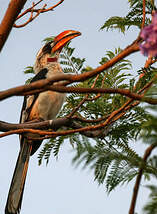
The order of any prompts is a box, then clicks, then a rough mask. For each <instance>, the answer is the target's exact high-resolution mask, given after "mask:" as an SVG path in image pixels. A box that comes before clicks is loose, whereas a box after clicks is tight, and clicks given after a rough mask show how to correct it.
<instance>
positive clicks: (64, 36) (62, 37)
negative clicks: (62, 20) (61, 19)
mask: <svg viewBox="0 0 157 214" xmlns="http://www.w3.org/2000/svg"><path fill="white" fill-rule="evenodd" d="M80 35H81V33H80V32H79V31H74V30H66V31H63V32H62V33H60V34H59V35H58V36H56V37H55V38H54V40H53V41H51V42H48V43H46V44H45V45H44V46H43V47H42V48H41V49H40V50H39V52H38V54H37V56H36V61H35V64H34V70H35V73H38V72H39V71H40V70H41V69H43V68H44V67H45V66H46V65H47V63H54V62H57V61H58V58H59V54H60V52H61V51H62V48H63V47H64V46H65V45H66V44H67V43H68V42H69V41H71V40H72V39H74V38H75V37H77V36H80Z"/></svg>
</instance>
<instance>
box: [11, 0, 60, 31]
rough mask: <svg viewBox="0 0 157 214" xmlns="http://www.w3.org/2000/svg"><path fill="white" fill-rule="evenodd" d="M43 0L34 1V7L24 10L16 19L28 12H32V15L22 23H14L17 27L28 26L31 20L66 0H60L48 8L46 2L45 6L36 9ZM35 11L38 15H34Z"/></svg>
mask: <svg viewBox="0 0 157 214" xmlns="http://www.w3.org/2000/svg"><path fill="white" fill-rule="evenodd" d="M42 1H43V0H40V1H38V2H37V3H34V2H33V3H32V7H30V8H28V9H27V10H25V11H24V12H22V13H21V14H20V15H19V16H18V17H17V18H16V20H18V19H20V18H21V17H23V16H25V15H26V14H28V13H30V17H29V19H28V20H27V21H26V22H25V23H23V24H20V25H16V24H14V25H13V26H14V27H16V28H21V27H24V26H26V25H27V24H29V23H30V22H32V21H33V20H34V19H35V18H37V17H38V16H39V15H40V14H41V13H45V12H48V11H52V10H53V9H54V8H56V7H57V6H59V5H60V4H61V3H62V2H63V1H64V0H61V1H59V2H58V3H57V4H55V5H53V6H51V7H49V8H46V6H47V4H44V5H43V7H41V8H40V9H35V7H36V6H37V5H38V4H40V3H41V2H42ZM34 13H36V15H35V16H34Z"/></svg>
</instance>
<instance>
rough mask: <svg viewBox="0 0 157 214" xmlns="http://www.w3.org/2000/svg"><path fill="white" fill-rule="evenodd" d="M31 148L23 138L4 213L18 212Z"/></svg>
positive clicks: (15, 213)
mask: <svg viewBox="0 0 157 214" xmlns="http://www.w3.org/2000/svg"><path fill="white" fill-rule="evenodd" d="M31 150H32V145H31V143H29V142H28V141H27V140H26V139H24V142H23V143H22V146H21V149H20V152H19V156H18V159H17V162H16V167H15V170H14V174H13V178H12V181H11V185H10V190H9V194H8V199H7V204H6V207H5V214H18V213H19V212H20V209H21V203H22V197H23V191H24V185H25V180H26V175H27V169H28V163H29V158H30V154H31Z"/></svg>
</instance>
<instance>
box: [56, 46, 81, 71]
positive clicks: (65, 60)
mask: <svg viewBox="0 0 157 214" xmlns="http://www.w3.org/2000/svg"><path fill="white" fill-rule="evenodd" d="M74 50H75V48H72V47H70V42H69V43H68V44H67V45H66V46H65V47H64V48H63V50H62V52H61V54H60V64H61V65H63V71H64V73H79V71H80V70H81V68H82V67H83V64H84V62H85V58H83V59H80V58H76V57H74V56H73V52H74Z"/></svg>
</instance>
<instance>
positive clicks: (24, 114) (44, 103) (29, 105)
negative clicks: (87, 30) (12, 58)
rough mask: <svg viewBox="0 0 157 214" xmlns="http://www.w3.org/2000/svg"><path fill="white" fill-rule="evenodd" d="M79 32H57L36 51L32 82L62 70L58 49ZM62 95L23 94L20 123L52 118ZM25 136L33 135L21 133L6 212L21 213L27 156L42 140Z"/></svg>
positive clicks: (56, 112) (59, 106) (28, 157)
mask: <svg viewBox="0 0 157 214" xmlns="http://www.w3.org/2000/svg"><path fill="white" fill-rule="evenodd" d="M79 35H81V33H80V32H78V31H73V30H66V31H64V32H62V33H60V34H59V35H58V36H56V37H55V38H54V40H53V41H52V42H48V43H47V44H46V45H44V46H43V47H42V48H41V49H40V50H39V52H38V54H37V57H36V62H35V65H34V70H35V73H36V75H35V76H34V77H33V79H32V80H31V82H35V81H38V80H42V79H46V78H52V77H53V76H54V75H56V74H58V73H62V72H63V71H62V69H61V67H60V64H59V62H58V59H59V55H60V52H61V50H62V48H63V47H64V46H65V45H66V44H67V43H68V42H69V41H70V40H72V39H73V38H75V37H77V36H79ZM64 99H65V94H64V93H57V92H53V91H45V92H41V93H38V94H35V95H30V96H25V97H24V103H23V107H22V111H21V117H20V123H24V122H29V121H34V120H52V119H54V118H55V117H56V115H57V114H58V112H59V111H60V109H61V107H62V104H63V102H64ZM28 136H34V135H32V134H25V135H24V134H23V135H21V136H20V152H19V156H18V159H17V163H16V167H15V170H14V174H13V178H12V181H11V186H10V190H9V194H8V199H7V203H6V207H5V214H18V213H20V209H21V204H22V197H23V192H24V185H25V180H26V174H27V169H28V163H29V159H30V156H31V155H33V154H34V153H35V152H36V150H37V149H38V148H39V146H40V145H41V143H42V141H41V140H28V139H27V137H28ZM36 137H37V136H36ZM38 137H39V135H38Z"/></svg>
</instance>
